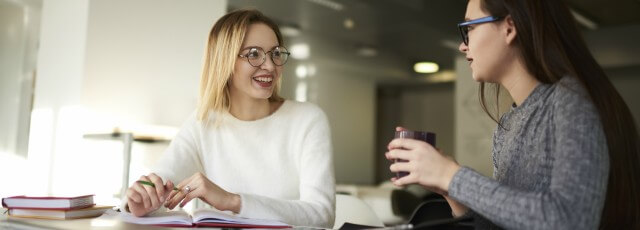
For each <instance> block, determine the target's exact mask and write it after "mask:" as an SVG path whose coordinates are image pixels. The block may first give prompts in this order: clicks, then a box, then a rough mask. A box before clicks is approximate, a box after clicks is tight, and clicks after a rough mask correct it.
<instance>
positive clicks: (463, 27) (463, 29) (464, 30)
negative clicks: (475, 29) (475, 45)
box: [458, 16, 502, 45]
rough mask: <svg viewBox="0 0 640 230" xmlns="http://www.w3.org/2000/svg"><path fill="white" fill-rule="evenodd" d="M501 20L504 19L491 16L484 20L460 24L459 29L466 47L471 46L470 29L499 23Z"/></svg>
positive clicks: (479, 19)
mask: <svg viewBox="0 0 640 230" xmlns="http://www.w3.org/2000/svg"><path fill="white" fill-rule="evenodd" d="M500 20H502V17H494V16H489V17H483V18H478V19H473V20H470V21H466V22H462V23H459V24H458V29H459V30H460V36H462V42H464V44H465V45H469V27H470V26H471V25H476V24H482V23H487V22H497V21H500Z"/></svg>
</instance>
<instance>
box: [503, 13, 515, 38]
mask: <svg viewBox="0 0 640 230" xmlns="http://www.w3.org/2000/svg"><path fill="white" fill-rule="evenodd" d="M502 25H503V31H504V34H505V42H506V43H507V44H509V45H511V44H512V43H513V42H514V41H515V40H516V35H517V33H518V32H517V31H516V25H515V23H514V22H513V18H512V17H511V15H507V16H506V17H505V18H504V22H503V23H502Z"/></svg>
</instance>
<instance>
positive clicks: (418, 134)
mask: <svg viewBox="0 0 640 230" xmlns="http://www.w3.org/2000/svg"><path fill="white" fill-rule="evenodd" d="M395 138H410V139H416V140H421V141H424V142H427V143H429V144H430V145H432V146H433V147H435V146H436V134H435V133H431V132H422V131H411V130H402V131H396V135H395ZM398 161H399V162H407V161H406V160H398V159H395V160H394V162H398ZM406 175H409V173H408V172H397V173H396V178H400V177H403V176H406Z"/></svg>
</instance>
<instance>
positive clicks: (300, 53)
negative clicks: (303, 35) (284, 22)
mask: <svg viewBox="0 0 640 230" xmlns="http://www.w3.org/2000/svg"><path fill="white" fill-rule="evenodd" d="M310 55H311V51H310V50H309V45H307V44H306V43H298V44H293V45H292V46H291V57H292V58H294V59H299V60H304V59H307V58H309V56H310Z"/></svg>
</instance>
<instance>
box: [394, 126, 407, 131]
mask: <svg viewBox="0 0 640 230" xmlns="http://www.w3.org/2000/svg"><path fill="white" fill-rule="evenodd" d="M407 130H408V129H406V128H404V127H402V126H396V131H407Z"/></svg>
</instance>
